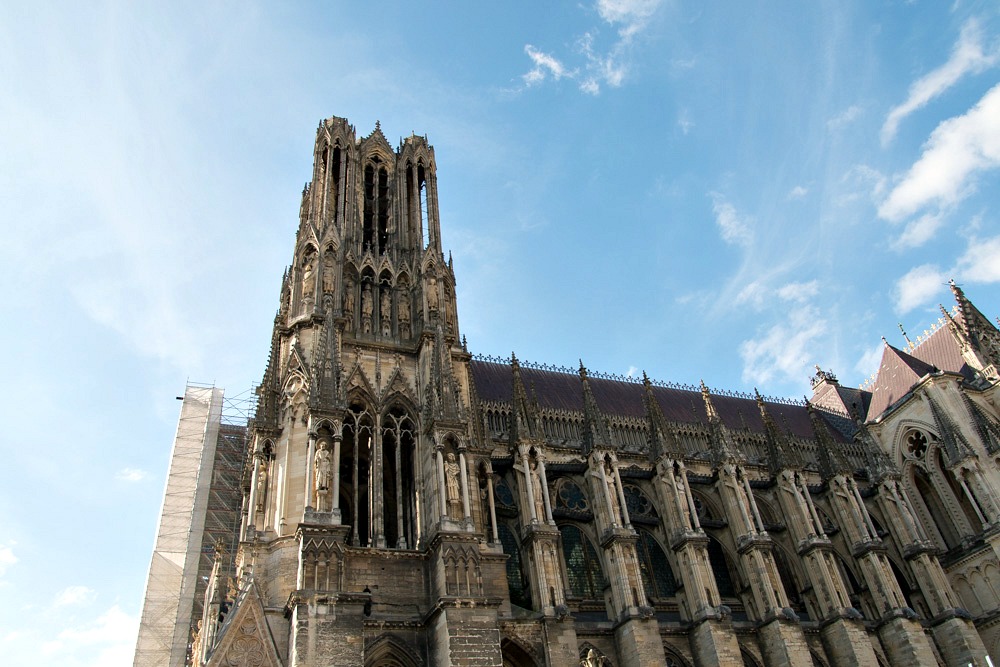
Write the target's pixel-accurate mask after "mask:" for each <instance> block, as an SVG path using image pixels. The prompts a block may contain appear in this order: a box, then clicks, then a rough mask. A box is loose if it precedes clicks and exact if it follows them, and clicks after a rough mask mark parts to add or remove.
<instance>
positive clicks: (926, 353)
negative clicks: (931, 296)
mask: <svg viewBox="0 0 1000 667" xmlns="http://www.w3.org/2000/svg"><path fill="white" fill-rule="evenodd" d="M960 319H961V315H958V316H956V320H960ZM910 353H911V354H912V355H913V356H914V357H916V358H917V359H920V360H921V361H924V362H926V363H928V364H931V365H932V366H936V367H938V368H940V369H941V370H943V371H950V372H952V373H961V374H962V375H964V376H965V378H966V379H967V380H972V379H973V378H974V377H975V371H973V370H972V368H971V367H970V366H969V365H968V364H967V363H965V359H964V358H962V350H961V349H960V348H959V346H958V341H957V340H955V335H954V334H953V333H952V332H951V329H949V328H948V327H947V326H943V327H940V328H938V330H937V331H935V332H934V333H932V334H931V335H930V336H928V337H927V339H926V340H924V341H923V342H922V343H920V345H918V346H917V347H915V348H913V349H912V350H910Z"/></svg>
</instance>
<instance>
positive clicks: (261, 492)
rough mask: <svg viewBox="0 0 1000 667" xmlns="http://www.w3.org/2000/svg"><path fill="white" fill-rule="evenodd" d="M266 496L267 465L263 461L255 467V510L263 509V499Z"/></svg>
mask: <svg viewBox="0 0 1000 667" xmlns="http://www.w3.org/2000/svg"><path fill="white" fill-rule="evenodd" d="M266 495H267V465H265V463H264V462H263V461H261V462H260V464H259V465H258V466H257V509H258V510H262V509H264V497H265V496H266Z"/></svg>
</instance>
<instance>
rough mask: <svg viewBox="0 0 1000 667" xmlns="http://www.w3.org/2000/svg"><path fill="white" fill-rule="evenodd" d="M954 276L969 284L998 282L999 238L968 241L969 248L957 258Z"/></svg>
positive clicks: (999, 280) (999, 271) (999, 269)
mask: <svg viewBox="0 0 1000 667" xmlns="http://www.w3.org/2000/svg"><path fill="white" fill-rule="evenodd" d="M954 274H955V275H956V276H957V277H958V278H959V279H960V280H967V281H970V282H977V283H995V282H1000V236H994V237H993V238H989V239H978V238H972V239H969V247H968V248H967V249H966V251H965V254H963V255H962V256H961V257H959V259H958V264H957V265H956V266H955V271H954Z"/></svg>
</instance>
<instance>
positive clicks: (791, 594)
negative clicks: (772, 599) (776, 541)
mask: <svg viewBox="0 0 1000 667" xmlns="http://www.w3.org/2000/svg"><path fill="white" fill-rule="evenodd" d="M771 553H773V554H774V564H775V565H776V566H777V568H778V578H779V579H781V585H782V586H783V587H784V588H785V595H787V596H788V601H789V602H790V603H791V605H792V608H793V609H795V611H797V612H799V613H800V614H806V613H807V612H806V607H805V605H804V604H803V602H802V594H801V593H800V591H799V584H798V582H797V581H796V579H795V575H794V574H793V573H792V568H791V565H789V563H788V559H787V558H785V554H784V552H783V551H782V550H781V547H778V546H775V548H774V550H773V551H772V552H771Z"/></svg>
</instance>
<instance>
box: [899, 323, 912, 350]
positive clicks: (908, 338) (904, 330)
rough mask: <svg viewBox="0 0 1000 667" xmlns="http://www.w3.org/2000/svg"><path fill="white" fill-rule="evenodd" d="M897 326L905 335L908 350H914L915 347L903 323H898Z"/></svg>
mask: <svg viewBox="0 0 1000 667" xmlns="http://www.w3.org/2000/svg"><path fill="white" fill-rule="evenodd" d="M896 326H898V327H899V330H900V332H901V333H902V334H903V340H905V341H906V348H907V349H908V350H912V349H913V347H914V345H913V341H911V340H910V337H909V336H907V335H906V329H904V328H903V323H902V322H897V323H896Z"/></svg>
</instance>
